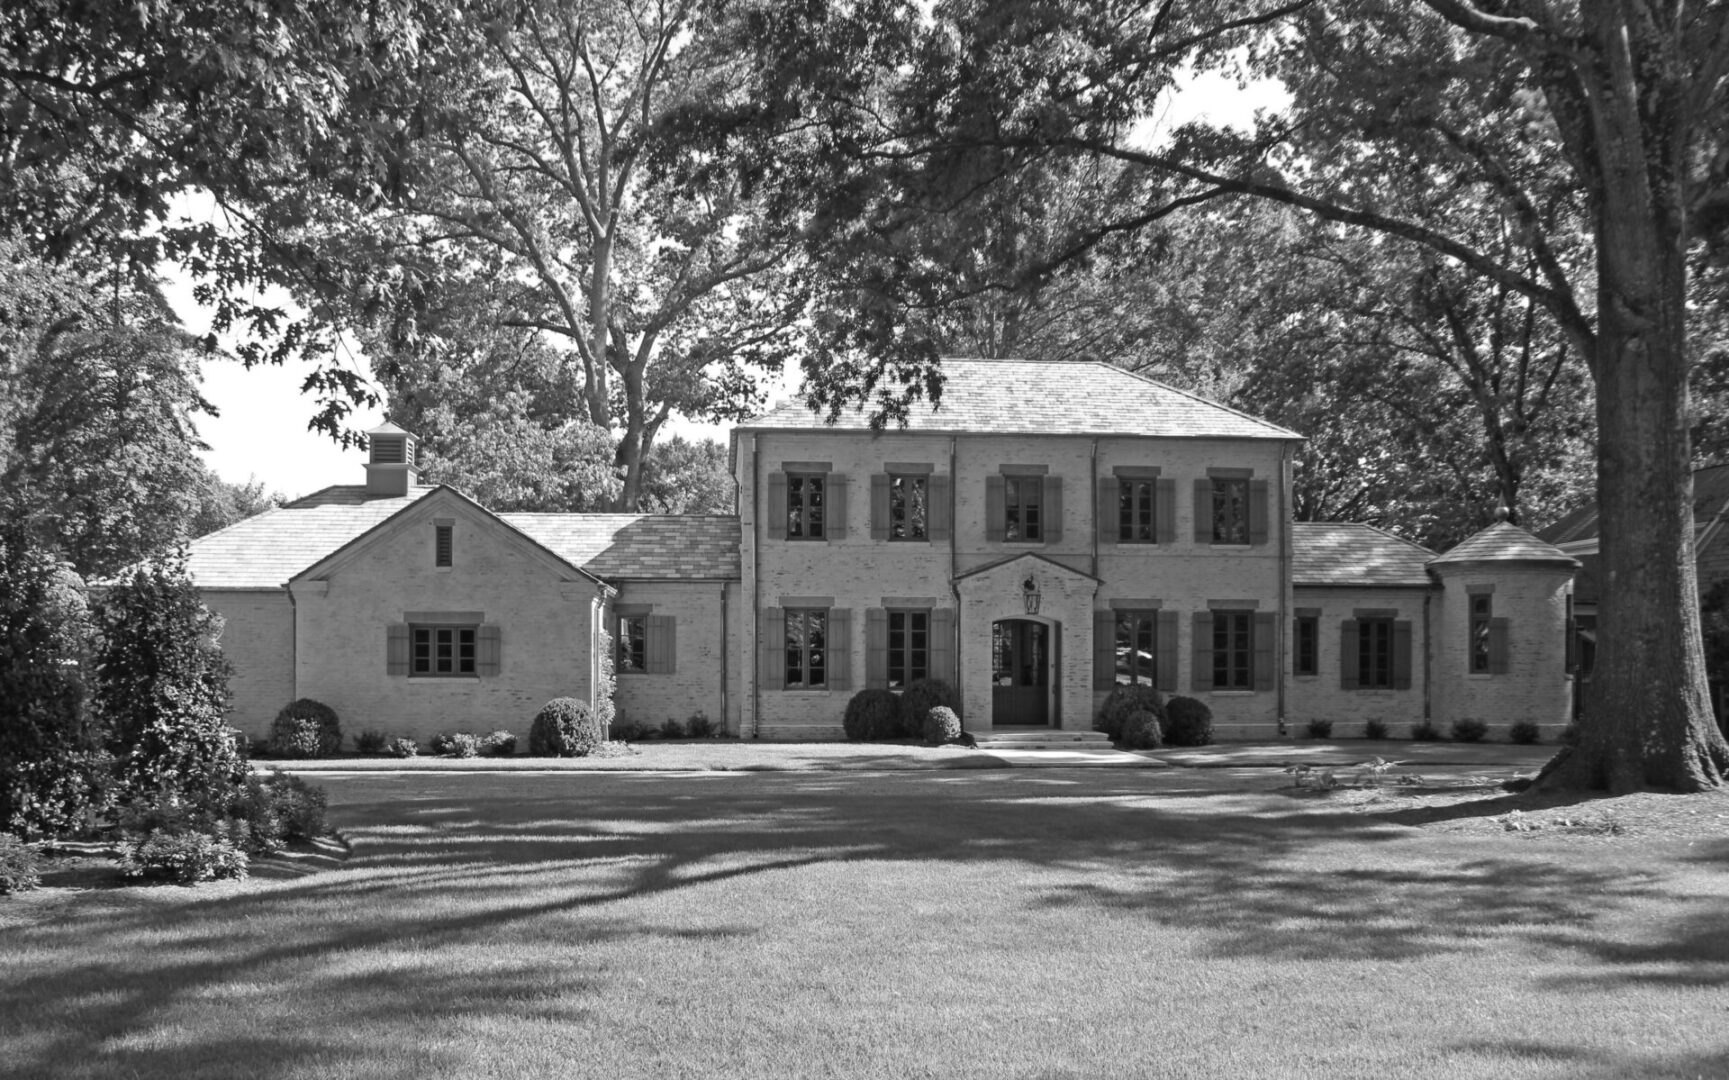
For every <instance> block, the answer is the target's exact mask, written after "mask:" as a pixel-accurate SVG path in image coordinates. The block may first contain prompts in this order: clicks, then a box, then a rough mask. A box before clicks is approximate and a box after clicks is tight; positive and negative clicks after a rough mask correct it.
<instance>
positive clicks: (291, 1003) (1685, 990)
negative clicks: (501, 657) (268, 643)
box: [0, 769, 1729, 1080]
mask: <svg viewBox="0 0 1729 1080" xmlns="http://www.w3.org/2000/svg"><path fill="white" fill-rule="evenodd" d="M1287 781H1288V778H1287V777H1285V776H1284V775H1283V774H1280V773H1276V772H1273V771H1270V770H1238V769H1209V770H1186V769H1164V770H1146V771H1142V770H1124V771H1113V770H1091V771H1088V770H1079V769H1076V770H1056V769H1046V770H1029V771H1006V770H963V771H939V772H899V773H845V772H823V773H703V774H694V775H679V774H581V773H573V774H566V775H556V776H545V775H541V776H536V775H522V776H508V775H491V776H486V775H437V774H412V775H397V776H387V775H376V776H353V777H341V776H336V777H329V778H325V779H323V780H322V781H321V782H322V783H323V784H324V785H325V786H326V788H327V790H329V792H330V794H331V801H332V817H333V820H334V822H335V824H336V825H337V826H338V827H340V828H341V829H342V830H343V831H344V832H345V834H346V835H347V836H348V838H349V839H350V840H351V842H352V845H353V854H352V857H351V858H349V859H348V860H347V861H346V862H344V863H341V864H340V865H336V866H333V867H330V868H326V869H323V870H320V871H318V872H310V873H303V872H297V871H293V870H288V869H278V870H275V871H268V873H271V874H274V876H266V877H260V878H256V879H254V880H253V881H251V882H248V883H245V884H242V885H225V886H220V887H208V886H207V887H203V888H200V889H195V890H188V889H181V888H175V887H158V888H147V889H146V888H140V889H120V890H100V891H91V892H83V893H68V892H60V893H52V892H50V893H47V894H38V895H35V896H29V897H25V898H23V899H20V900H13V901H0V1075H6V1076H19V1077H25V1076H28V1077H46V1078H57V1077H211V1078H216V1077H223V1078H227V1077H270V1078H277V1077H390V1078H403V1080H407V1078H421V1077H450V1078H457V1077H548V1078H552V1077H588V1076H593V1077H614V1076H625V1077H759V1076H762V1077H767V1076H775V1077H902V1076H906V1077H975V1076H977V1077H1017V1078H1019V1077H1075V1078H1092V1077H1209V1078H1210V1077H1221V1078H1239V1077H1243V1078H1268V1080H1272V1078H1288V1077H1315V1078H1328V1080H1332V1078H1339V1077H1376V1078H1427V1077H1485V1078H1491V1077H1492V1078H1497V1080H1499V1078H1554V1080H1562V1078H1565V1080H1581V1078H1585V1080H1611V1078H1613V1080H1620V1078H1627V1077H1687V1078H1694V1077H1724V1076H1729V799H1715V798H1706V799H1693V800H1671V801H1670V803H1671V804H1672V806H1673V808H1674V809H1673V812H1665V813H1658V814H1655V815H1654V816H1648V817H1646V818H1634V819H1633V821H1631V822H1630V823H1629V825H1628V827H1627V828H1626V829H1624V830H1623V831H1622V832H1621V833H1620V834H1619V835H1602V834H1600V833H1599V832H1597V831H1595V830H1593V829H1590V828H1586V829H1584V830H1581V831H1569V830H1565V829H1560V828H1555V827H1550V828H1546V829H1544V830H1541V831H1538V832H1534V833H1517V832H1508V831H1505V830H1504V829H1503V828H1502V827H1501V826H1500V825H1499V824H1497V823H1494V822H1491V821H1489V820H1488V818H1487V815H1488V814H1489V813H1491V812H1498V811H1500V810H1504V809H1505V808H1506V804H1505V802H1504V801H1501V802H1496V803H1494V804H1493V805H1491V806H1489V807H1488V808H1469V807H1467V808H1462V809H1461V808H1455V809H1453V810H1452V811H1446V810H1442V809H1437V808H1436V807H1435V806H1431V807H1428V808H1423V807H1419V806H1417V805H1415V804H1414V801H1413V800H1412V799H1410V798H1409V797H1406V796H1404V795H1388V796H1384V797H1381V798H1378V799H1374V800H1372V801H1371V800H1367V799H1366V797H1365V795H1364V794H1363V793H1356V792H1352V793H1335V794H1333V795H1332V796H1318V795H1314V794H1311V793H1307V792H1302V793H1299V792H1295V791H1293V790H1291V789H1289V788H1286V787H1285V785H1286V783H1287ZM1643 798H1645V799H1646V800H1647V804H1646V805H1647V806H1648V805H1649V800H1650V799H1651V798H1652V797H1643ZM1433 801H1437V802H1444V801H1446V800H1444V799H1438V800H1433ZM1599 813H1600V811H1599V810H1598V809H1597V808H1591V807H1584V808H1566V809H1564V810H1560V811H1542V812H1533V814H1532V816H1533V817H1534V818H1538V819H1543V818H1546V817H1553V816H1554V815H1556V814H1571V815H1574V816H1578V815H1581V814H1582V815H1585V816H1586V817H1588V818H1593V819H1595V817H1594V816H1596V815H1599ZM1436 817H1439V818H1441V820H1438V821H1437V820H1431V819H1433V818H1436ZM1668 821H1678V822H1682V823H1684V825H1685V827H1684V828H1675V829H1671V828H1669V827H1668V826H1667V825H1665V824H1664V823H1665V822H1668ZM1641 822H1643V823H1641Z"/></svg>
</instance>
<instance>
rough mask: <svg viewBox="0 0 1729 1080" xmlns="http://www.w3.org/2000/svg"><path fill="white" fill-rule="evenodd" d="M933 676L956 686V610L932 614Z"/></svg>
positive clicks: (951, 609) (948, 609) (944, 610)
mask: <svg viewBox="0 0 1729 1080" xmlns="http://www.w3.org/2000/svg"><path fill="white" fill-rule="evenodd" d="M931 676H932V677H933V678H937V679H941V680H942V681H943V682H946V683H948V684H949V685H950V686H953V685H954V684H955V609H954V608H936V609H934V610H933V611H932V612H931Z"/></svg>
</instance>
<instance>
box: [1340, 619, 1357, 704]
mask: <svg viewBox="0 0 1729 1080" xmlns="http://www.w3.org/2000/svg"><path fill="white" fill-rule="evenodd" d="M1357 633H1358V630H1357V620H1355V619H1346V620H1345V621H1344V622H1342V623H1340V624H1339V689H1341V690H1355V689H1356V688H1357V686H1358V684H1359V683H1360V682H1361V680H1362V676H1361V675H1360V674H1359V672H1358V655H1357V650H1358V646H1357Z"/></svg>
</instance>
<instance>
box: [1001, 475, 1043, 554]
mask: <svg viewBox="0 0 1729 1080" xmlns="http://www.w3.org/2000/svg"><path fill="white" fill-rule="evenodd" d="M1044 489H1045V479H1044V477H1042V476H1005V477H1003V539H1004V540H1011V541H1012V540H1026V541H1033V540H1041V539H1043V538H1044V521H1043V505H1042V504H1043V502H1044Z"/></svg>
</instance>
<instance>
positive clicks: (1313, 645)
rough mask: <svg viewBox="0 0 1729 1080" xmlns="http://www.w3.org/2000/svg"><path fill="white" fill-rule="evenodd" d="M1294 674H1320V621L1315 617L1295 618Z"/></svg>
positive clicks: (1300, 616)
mask: <svg viewBox="0 0 1729 1080" xmlns="http://www.w3.org/2000/svg"><path fill="white" fill-rule="evenodd" d="M1296 673H1297V674H1298V675H1319V674H1320V673H1321V620H1320V619H1319V618H1318V617H1317V616H1314V615H1299V616H1297V656H1296Z"/></svg>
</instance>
